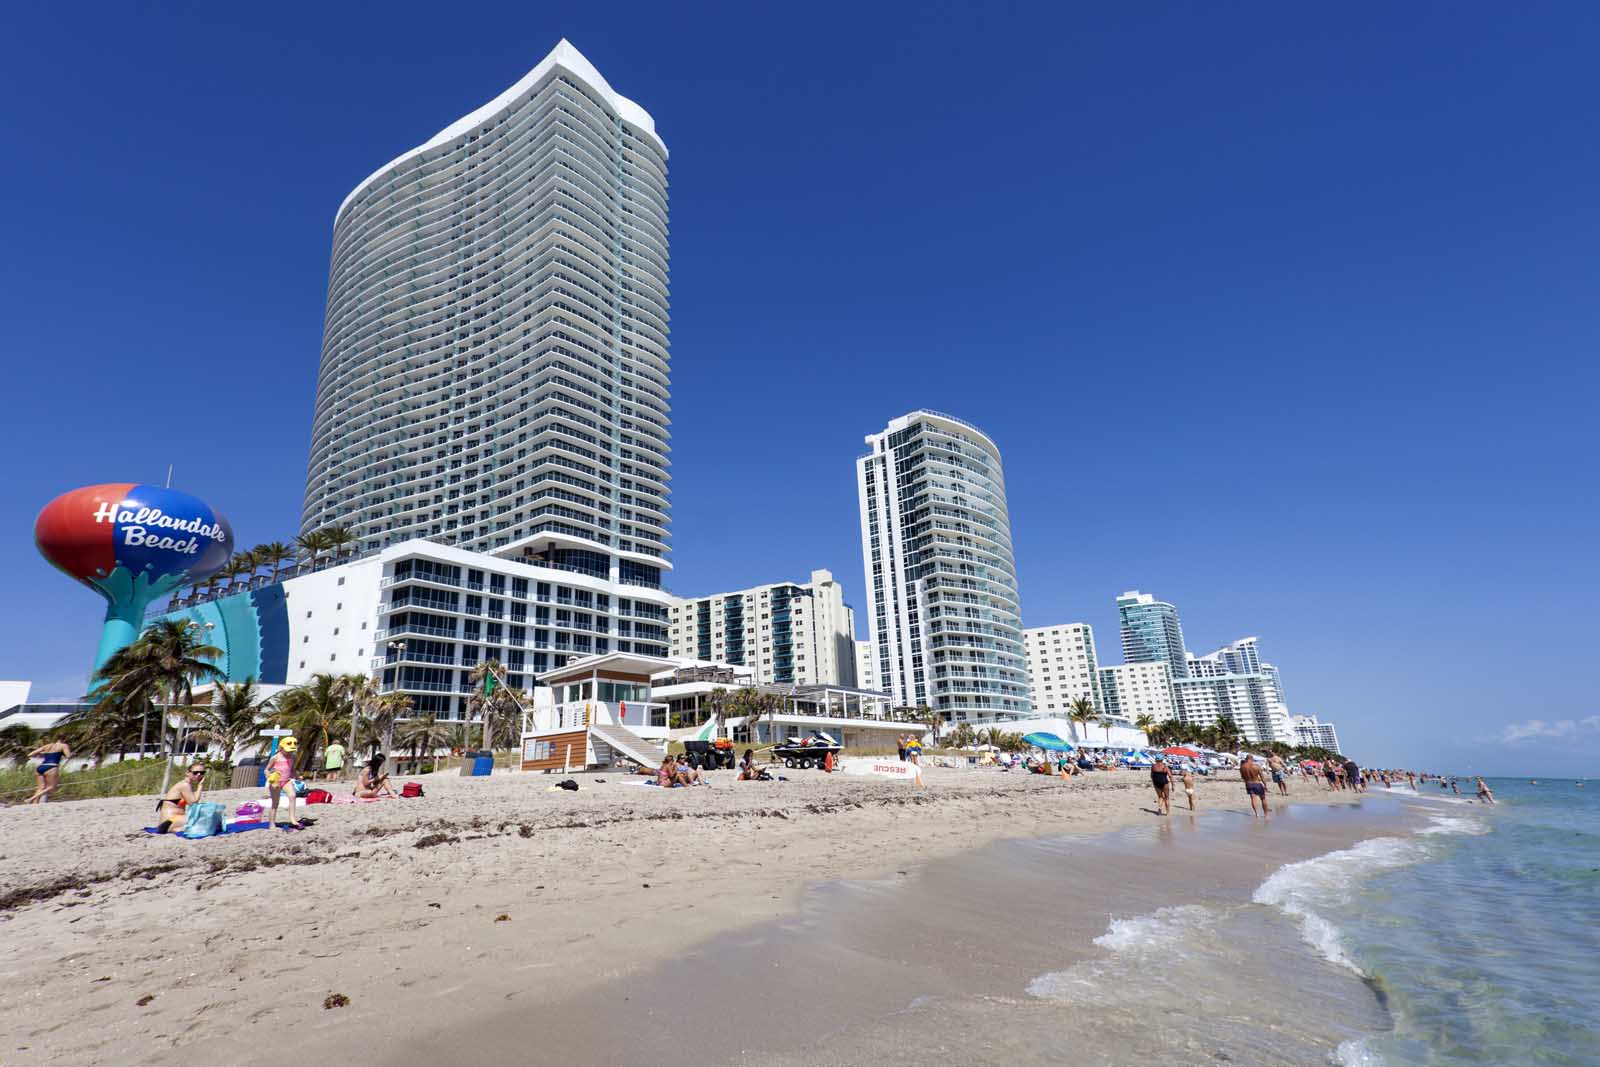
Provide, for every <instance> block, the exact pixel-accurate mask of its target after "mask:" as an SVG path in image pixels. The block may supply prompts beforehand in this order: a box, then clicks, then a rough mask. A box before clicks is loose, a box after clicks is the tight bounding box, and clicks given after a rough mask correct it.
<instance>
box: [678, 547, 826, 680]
mask: <svg viewBox="0 0 1600 1067" xmlns="http://www.w3.org/2000/svg"><path fill="white" fill-rule="evenodd" d="M855 632H856V614H855V611H854V609H852V608H851V607H850V605H849V604H846V603H845V602H844V590H843V588H841V587H840V585H839V583H838V582H836V581H834V579H833V573H832V572H831V571H812V572H811V580H810V581H808V582H803V583H796V582H777V583H774V584H772V585H759V586H756V587H755V588H753V589H740V590H738V591H737V592H732V593H713V594H711V595H710V596H703V597H685V598H681V599H679V598H675V599H674V600H673V602H672V625H671V638H672V654H673V655H674V656H682V657H685V658H688V659H698V660H708V661H711V662H714V663H732V664H740V665H743V666H747V667H749V668H751V673H752V675H753V676H754V677H755V680H756V681H757V682H759V683H762V684H771V685H779V684H782V685H787V684H790V683H793V684H795V685H843V686H851V687H854V686H855V685H856V643H855Z"/></svg>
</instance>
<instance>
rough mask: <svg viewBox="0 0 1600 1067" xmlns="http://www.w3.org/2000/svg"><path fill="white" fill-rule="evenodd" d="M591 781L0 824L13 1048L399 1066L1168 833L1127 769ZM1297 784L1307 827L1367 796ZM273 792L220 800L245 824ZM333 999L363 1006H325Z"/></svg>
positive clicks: (1214, 785) (1228, 793)
mask: <svg viewBox="0 0 1600 1067" xmlns="http://www.w3.org/2000/svg"><path fill="white" fill-rule="evenodd" d="M573 777H575V778H577V779H578V780H579V781H580V782H581V783H583V785H584V788H583V789H582V790H581V791H580V792H578V793H567V792H562V791H557V792H547V791H546V790H547V788H548V786H547V784H546V783H553V782H554V781H555V778H553V777H551V778H545V777H544V776H537V775H531V774H529V775H524V774H506V775H496V776H493V777H492V778H490V779H487V780H485V779H461V778H457V777H452V776H447V775H434V776H424V777H422V778H420V779H419V780H420V781H422V782H423V783H424V786H425V788H426V789H427V792H428V796H427V797H426V798H425V799H423V800H420V801H386V802H384V803H382V804H374V805H359V806H348V807H347V806H342V805H341V806H320V805H319V806H315V807H313V808H311V809H310V811H311V812H312V814H313V815H314V817H316V818H318V819H319V822H318V825H317V826H315V827H314V828H312V829H310V830H307V831H302V832H300V833H292V834H291V833H281V832H275V831H260V832H256V833H252V834H243V835H237V836H233V837H228V838H222V839H208V840H203V841H196V842H186V841H181V840H176V839H165V838H154V837H150V836H149V835H144V834H140V833H131V834H130V833H129V832H128V830H129V829H131V828H132V827H133V826H135V825H136V824H137V822H138V817H139V809H141V808H144V807H147V806H148V804H149V801H148V799H147V798H142V797H141V798H113V799H107V800H93V801H79V802H75V803H73V804H71V805H66V804H63V805H59V806H51V805H46V806H45V807H44V808H32V809H26V810H22V809H7V810H5V811H3V812H0V840H4V841H5V844H4V845H3V846H0V850H3V855H0V900H4V901H6V902H7V905H6V906H5V907H4V908H3V910H0V930H3V931H4V934H3V936H4V937H5V938H6V941H7V944H8V946H11V947H12V948H13V949H14V955H13V956H12V962H11V964H10V965H9V966H8V968H7V970H6V972H5V974H4V978H5V981H4V982H3V983H0V990H3V992H0V1010H3V1011H4V1015H3V1016H0V1018H4V1020H5V1021H4V1022H3V1023H0V1048H3V1049H4V1050H6V1052H7V1053H8V1054H9V1057H10V1058H14V1059H15V1060H16V1061H17V1062H27V1061H28V1060H29V1059H30V1058H31V1057H34V1056H41V1058H42V1057H43V1055H44V1054H45V1050H46V1049H47V1050H48V1053H47V1055H48V1056H49V1057H58V1056H61V1055H63V1054H66V1055H69V1056H70V1057H71V1058H72V1059H73V1060H74V1061H76V1062H96V1061H98V1060H100V1059H105V1058H118V1059H126V1057H127V1050H128V1049H129V1048H130V1047H132V1048H137V1049H139V1050H140V1053H141V1054H145V1053H148V1055H149V1057H150V1058H152V1059H154V1058H159V1057H160V1056H162V1055H163V1054H170V1053H169V1050H171V1049H173V1048H185V1049H193V1050H195V1051H197V1052H201V1053H202V1054H205V1053H209V1054H210V1058H211V1059H212V1061H215V1062H227V1061H229V1057H230V1055H231V1054H230V1052H229V1051H228V1050H229V1049H230V1048H233V1049H237V1048H238V1047H239V1045H238V1042H240V1041H248V1040H257V1039H260V1038H261V1037H264V1036H266V1035H267V1034H269V1033H270V1034H273V1035H277V1036H275V1037H274V1038H273V1039H274V1040H279V1039H280V1038H281V1039H283V1040H287V1041H288V1042H289V1044H290V1046H291V1047H299V1046H300V1045H302V1044H303V1045H304V1046H306V1047H307V1048H313V1047H314V1048H318V1049H320V1050H326V1049H328V1048H329V1047H341V1046H344V1045H345V1044H348V1045H349V1047H350V1048H351V1049H352V1050H357V1049H370V1048H373V1047H375V1046H374V1044H373V1043H374V1042H378V1043H381V1044H388V1043H394V1044H395V1045H396V1046H397V1047H402V1048H403V1047H406V1046H407V1044H408V1043H415V1042H417V1041H418V1040H420V1039H422V1038H423V1037H425V1036H426V1035H427V1034H428V1033H430V1032H433V1031H437V1030H439V1029H441V1028H447V1027H449V1026H450V1025H452V1024H453V1023H456V1022H461V1021H463V1020H464V1017H471V1016H472V1015H473V1014H474V1012H475V1011H477V1010H480V1009H482V1008H483V1006H484V1005H490V1004H494V1005H498V1004H501V1003H504V1002H506V1001H508V1000H512V1001H515V1002H516V1003H517V1004H518V1005H525V1006H526V1010H537V1007H538V1005H540V1004H550V1003H554V1002H555V1001H557V1000H559V999H560V998H562V997H566V996H571V995H574V994H577V993H581V992H582V991H583V990H586V989H592V988H595V987H596V986H599V985H603V984H604V983H606V982H610V981H615V980H617V979H619V978H622V977H625V976H627V975H630V974H634V973H637V972H640V971H644V970H647V969H648V968H649V967H651V966H653V965H655V964H657V963H658V962H660V961H661V960H664V959H671V958H674V957H675V956H676V955H677V954H680V953H683V952H686V951H689V950H691V949H692V948H693V947H694V946H696V945H699V944H701V943H703V942H705V941H707V940H708V939H710V938H713V937H715V936H717V935H718V934H722V933H726V932H728V931H730V930H741V929H747V928H749V927H752V926H755V925H757V924H759V923H762V922H770V921H773V920H777V919H781V918H783V917H785V916H791V915H793V914H795V913H796V912H797V910H798V909H800V908H801V907H802V905H803V903H804V901H805V898H806V895H807V893H808V892H809V891H810V890H811V888H812V887H813V886H814V885H816V884H817V883H820V882H833V881H839V880H844V879H862V878H873V877H884V876H895V877H904V876H905V875H903V874H902V875H893V874H892V873H891V872H905V871H909V870H910V869H911V868H912V867H913V866H915V867H921V866H923V865H925V864H927V863H928V862H930V861H933V860H938V859H940V858H943V857H947V856H950V855H953V854H956V853H960V852H965V851H969V850H971V849H973V848H975V847H981V846H983V845H986V844H989V843H991V842H993V841H996V840H999V839H1003V838H1033V837H1041V836H1047V835H1059V834H1063V833H1076V834H1100V833H1104V832H1106V831H1111V830H1119V829H1126V828H1128V827H1130V826H1137V825H1140V824H1144V825H1151V824H1153V823H1155V821H1156V820H1157V819H1161V817H1159V816H1155V815H1152V814H1150V813H1149V812H1150V810H1151V808H1150V806H1149V805H1150V803H1151V800H1150V792H1149V787H1148V784H1147V778H1146V777H1145V776H1144V775H1138V774H1133V773H1127V772H1117V773H1114V774H1104V775H1103V776H1101V775H1089V776H1086V777H1083V778H1078V779H1074V780H1073V781H1072V782H1071V783H1070V784H1067V783H1062V782H1060V781H1059V780H1058V779H1050V778H1044V777H1042V776H1035V775H1022V774H1001V773H999V772H995V771H987V770H969V769H959V770H951V769H945V768H928V772H927V778H928V785H929V788H928V789H927V790H920V791H918V790H912V789H910V788H909V787H907V786H905V785H903V784H900V783H877V782H872V781H867V780H861V779H843V778H841V777H839V776H831V777H826V778H825V777H823V776H822V775H820V774H817V773H814V772H813V773H811V774H807V773H806V772H798V773H794V774H791V776H790V777H791V780H790V781H788V782H781V783H735V782H733V781H732V775H731V774H730V773H729V772H721V773H719V774H718V775H716V776H714V778H715V780H716V785H715V786H714V787H713V788H710V789H692V790H673V791H668V792H666V793H661V792H658V791H657V790H654V789H649V788H646V787H636V786H630V785H625V784H623V783H624V782H625V779H623V778H621V777H618V776H615V775H607V774H603V773H602V774H588V775H574V776H573ZM602 779H603V780H604V781H601V780H602ZM1298 784H1299V785H1300V789H1299V791H1298V795H1295V796H1291V797H1290V798H1288V799H1289V801H1290V803H1292V804H1294V805H1296V807H1300V806H1306V805H1319V806H1325V805H1329V804H1334V805H1340V804H1354V803H1357V802H1358V801H1359V799H1360V798H1359V797H1358V796H1356V795H1353V794H1349V793H1331V794H1330V793H1328V792H1327V791H1325V790H1321V789H1318V788H1316V787H1314V786H1311V785H1309V784H1307V783H1298ZM254 793H255V791H254V790H238V791H232V792H231V793H223V794H216V795H215V796H216V798H217V799H225V800H226V801H227V802H228V803H229V805H230V807H231V806H233V805H235V804H237V803H238V802H239V801H241V800H244V799H251V798H253V797H254ZM235 794H236V795H235ZM1200 798H1201V804H1202V809H1203V810H1205V811H1208V812H1211V811H1215V812H1231V813H1232V814H1233V815H1235V816H1238V815H1240V814H1241V812H1244V811H1247V805H1246V804H1245V795H1244V792H1243V789H1242V788H1241V787H1240V785H1239V783H1238V782H1237V781H1205V782H1203V783H1202V784H1201V788H1200ZM36 815H37V816H41V817H37V818H34V817H33V816H36ZM1186 817H1187V816H1186V812H1182V811H1175V813H1174V815H1173V816H1172V821H1178V820H1182V819H1186ZM1161 821H1163V822H1166V821H1168V820H1165V819H1162V820H1161ZM1243 821H1244V822H1245V823H1247V824H1248V823H1250V822H1251V820H1250V819H1249V817H1248V815H1244V817H1243ZM1285 821H1287V820H1285ZM500 916H505V917H506V918H505V919H504V920H502V921H499V922H496V921H495V920H496V919H497V918H499V917H500ZM335 993H337V994H342V995H344V996H347V997H348V998H349V1000H350V1003H349V1005H348V1006H347V1007H343V1008H338V1009H334V1010H325V1009H324V1008H323V1007H322V1002H323V999H324V998H325V997H327V996H329V995H332V994H335ZM145 996H151V997H153V998H154V999H152V1000H150V1001H148V1002H146V1003H144V1004H139V1003H137V1001H138V1000H139V999H141V998H143V997H145ZM75 1021H77V1022H75ZM330 1042H331V1043H332V1045H331V1046H330ZM10 1058H8V1062H10Z"/></svg>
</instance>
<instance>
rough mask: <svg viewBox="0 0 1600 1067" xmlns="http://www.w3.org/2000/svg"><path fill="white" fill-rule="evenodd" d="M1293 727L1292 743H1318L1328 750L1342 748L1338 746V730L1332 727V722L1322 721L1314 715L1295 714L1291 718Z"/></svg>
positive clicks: (1341, 751)
mask: <svg viewBox="0 0 1600 1067" xmlns="http://www.w3.org/2000/svg"><path fill="white" fill-rule="evenodd" d="M1290 721H1291V724H1292V725H1293V727H1294V743H1295V744H1297V745H1318V746H1320V747H1322V748H1325V749H1327V750H1328V751H1329V752H1338V753H1340V754H1341V755H1342V754H1343V752H1344V750H1343V749H1341V748H1340V747H1339V732H1338V731H1337V730H1335V729H1334V728H1333V723H1331V722H1322V721H1321V720H1319V719H1318V718H1317V717H1316V716H1315V715H1295V716H1293V717H1292V718H1291V720H1290Z"/></svg>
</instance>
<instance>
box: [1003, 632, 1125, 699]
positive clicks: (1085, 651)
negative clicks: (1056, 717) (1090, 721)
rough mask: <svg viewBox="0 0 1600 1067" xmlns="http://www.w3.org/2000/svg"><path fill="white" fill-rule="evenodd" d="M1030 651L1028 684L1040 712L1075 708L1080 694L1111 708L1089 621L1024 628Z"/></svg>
mask: <svg viewBox="0 0 1600 1067" xmlns="http://www.w3.org/2000/svg"><path fill="white" fill-rule="evenodd" d="M1023 640H1024V644H1025V646H1026V648H1027V651H1028V686H1029V690H1030V696H1031V699H1032V701H1033V710H1034V711H1035V712H1036V713H1047V712H1065V711H1071V710H1072V702H1073V701H1074V700H1078V699H1080V698H1083V699H1087V700H1090V701H1093V702H1094V706H1095V708H1096V709H1098V710H1100V711H1105V710H1107V709H1106V707H1105V705H1104V703H1102V701H1101V698H1100V672H1099V668H1098V666H1097V665H1096V663H1095V655H1094V628H1093V627H1092V626H1090V625H1089V624H1088V623H1086V622H1069V623H1064V624H1062V625H1060V626H1036V627H1033V628H1032V629H1029V630H1025V631H1023Z"/></svg>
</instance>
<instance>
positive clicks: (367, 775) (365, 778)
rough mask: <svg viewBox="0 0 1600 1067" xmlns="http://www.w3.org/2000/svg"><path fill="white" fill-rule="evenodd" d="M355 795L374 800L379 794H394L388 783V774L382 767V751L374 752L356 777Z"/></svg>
mask: <svg viewBox="0 0 1600 1067" xmlns="http://www.w3.org/2000/svg"><path fill="white" fill-rule="evenodd" d="M355 792H356V796H358V797H360V798H361V799H362V800H376V799H378V798H379V797H381V796H391V797H392V796H394V795H395V794H394V789H392V788H391V787H390V785H389V775H388V774H387V773H385V772H384V769H383V753H382V752H375V753H373V755H372V759H371V760H370V761H369V762H368V763H367V765H366V766H365V767H363V768H361V774H360V775H359V776H357V778H356V790H355Z"/></svg>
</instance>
